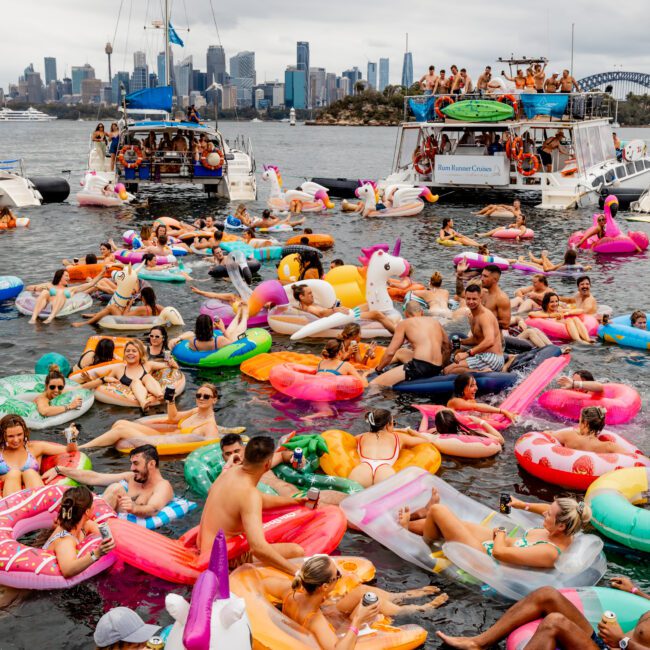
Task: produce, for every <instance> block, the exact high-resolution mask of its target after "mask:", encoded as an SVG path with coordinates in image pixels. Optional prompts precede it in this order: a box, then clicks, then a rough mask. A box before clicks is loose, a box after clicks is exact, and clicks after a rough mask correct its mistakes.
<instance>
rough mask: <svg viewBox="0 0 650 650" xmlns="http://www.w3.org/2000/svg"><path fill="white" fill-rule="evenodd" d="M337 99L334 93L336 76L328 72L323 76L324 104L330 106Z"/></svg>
mask: <svg viewBox="0 0 650 650" xmlns="http://www.w3.org/2000/svg"><path fill="white" fill-rule="evenodd" d="M337 99H338V97H337V93H336V74H334V73H333V72H328V73H327V75H325V103H326V104H327V105H329V104H332V103H333V102H335V101H336V100H337Z"/></svg>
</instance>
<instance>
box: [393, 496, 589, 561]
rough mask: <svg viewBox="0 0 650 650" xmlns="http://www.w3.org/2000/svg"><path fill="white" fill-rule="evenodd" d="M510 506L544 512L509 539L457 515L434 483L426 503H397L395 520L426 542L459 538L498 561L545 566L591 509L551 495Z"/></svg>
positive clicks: (568, 543)
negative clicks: (537, 523)
mask: <svg viewBox="0 0 650 650" xmlns="http://www.w3.org/2000/svg"><path fill="white" fill-rule="evenodd" d="M510 506H512V507H513V508H517V509H519V510H529V511H530V512H534V513H536V514H538V515H542V516H543V517H544V521H543V526H542V527H541V528H529V529H527V530H526V531H525V532H524V534H523V536H522V537H520V538H518V539H513V538H511V537H508V536H507V535H506V531H505V529H503V528H494V529H493V528H489V527H488V526H483V525H481V524H474V523H471V522H468V521H464V520H462V519H459V518H458V517H457V516H456V515H455V514H454V513H453V512H452V511H451V509H450V508H448V507H447V506H444V505H442V504H441V503H440V495H439V494H438V491H437V490H436V489H435V488H434V489H433V490H432V491H431V499H430V500H429V503H428V504H427V505H426V506H425V507H424V508H422V509H420V510H418V511H416V512H413V513H412V512H411V511H410V509H409V508H408V506H405V507H404V508H401V509H400V511H399V514H398V519H399V523H400V524H401V525H402V526H403V527H404V528H406V529H407V530H410V531H411V532H413V533H416V534H418V535H422V536H423V537H424V541H425V542H426V543H427V544H432V543H433V542H435V541H437V540H444V541H446V542H460V543H461V544H466V545H467V546H470V547H471V548H473V549H476V550H478V551H481V552H483V553H486V554H487V555H489V556H490V557H492V558H494V559H495V560H497V561H499V562H503V563H506V564H514V565H517V566H525V567H531V568H535V569H551V568H553V566H554V565H555V562H556V561H557V560H558V558H559V557H560V556H561V555H562V553H564V552H565V551H566V550H567V549H568V548H569V546H571V543H572V542H573V538H574V536H575V534H576V533H578V532H580V529H581V528H582V526H584V525H586V524H587V523H588V522H589V520H590V518H591V509H590V508H589V506H588V505H586V504H585V502H584V501H580V502H579V503H578V502H577V501H576V500H575V499H570V498H566V497H563V498H560V497H556V498H555V500H554V501H553V503H551V504H548V503H524V502H523V501H520V500H519V499H514V498H512V497H511V498H510Z"/></svg>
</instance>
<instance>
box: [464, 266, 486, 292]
mask: <svg viewBox="0 0 650 650" xmlns="http://www.w3.org/2000/svg"><path fill="white" fill-rule="evenodd" d="M486 268H487V267H486ZM465 293H466V294H467V293H478V294H480V293H481V286H480V285H479V284H475V283H473V284H468V285H467V287H466V288H465Z"/></svg>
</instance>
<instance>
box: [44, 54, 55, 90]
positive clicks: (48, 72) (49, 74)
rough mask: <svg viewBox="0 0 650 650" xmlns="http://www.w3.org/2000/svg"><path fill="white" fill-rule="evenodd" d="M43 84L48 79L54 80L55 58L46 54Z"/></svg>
mask: <svg viewBox="0 0 650 650" xmlns="http://www.w3.org/2000/svg"><path fill="white" fill-rule="evenodd" d="M44 61H45V85H46V86H48V85H49V83H50V81H56V59H55V58H54V57H53V56H46V57H45V59H44Z"/></svg>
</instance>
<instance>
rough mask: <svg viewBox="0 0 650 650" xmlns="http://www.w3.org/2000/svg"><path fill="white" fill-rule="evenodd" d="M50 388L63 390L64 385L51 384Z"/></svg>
mask: <svg viewBox="0 0 650 650" xmlns="http://www.w3.org/2000/svg"><path fill="white" fill-rule="evenodd" d="M48 388H49V389H50V390H63V386H61V385H59V384H49V385H48Z"/></svg>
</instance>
